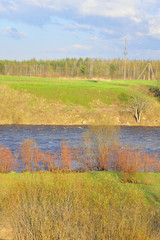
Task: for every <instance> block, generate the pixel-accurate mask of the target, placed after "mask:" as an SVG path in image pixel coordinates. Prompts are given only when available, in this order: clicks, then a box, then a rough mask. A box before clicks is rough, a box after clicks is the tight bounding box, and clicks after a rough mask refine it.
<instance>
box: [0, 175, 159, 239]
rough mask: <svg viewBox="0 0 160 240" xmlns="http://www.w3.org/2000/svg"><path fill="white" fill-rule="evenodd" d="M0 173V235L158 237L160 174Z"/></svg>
mask: <svg viewBox="0 0 160 240" xmlns="http://www.w3.org/2000/svg"><path fill="white" fill-rule="evenodd" d="M136 179H137V184H133V183H124V182H123V181H122V176H121V174H120V173H118V172H82V173H78V172H76V173H74V172H68V173H67V172H66V173H63V172H55V173H48V172H45V173H43V172H41V173H40V172H39V173H29V172H26V173H20V174H17V173H14V172H12V173H9V174H1V175H0V189H1V192H0V207H1V211H0V218H1V223H0V238H1V239H13V238H14V239H26V240H27V239H28V240H32V239H39V240H40V239H43V240H46V239H60V240H61V239H77V240H78V239H82V240H83V239H115V240H119V239H124V240H128V239H130V240H132V239H136V240H143V239H154V240H158V239H160V217H159V209H160V174H159V173H138V174H137V175H136Z"/></svg>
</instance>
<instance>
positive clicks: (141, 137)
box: [0, 125, 160, 155]
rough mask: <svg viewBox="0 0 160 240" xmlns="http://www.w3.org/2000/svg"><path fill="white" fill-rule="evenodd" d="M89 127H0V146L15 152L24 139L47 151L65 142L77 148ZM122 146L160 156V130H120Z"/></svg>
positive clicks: (143, 128) (122, 128)
mask: <svg viewBox="0 0 160 240" xmlns="http://www.w3.org/2000/svg"><path fill="white" fill-rule="evenodd" d="M87 130H88V127H87V126H82V127H78V126H16V125H2V126H0V143H2V144H3V145H5V146H7V147H8V148H10V149H11V150H12V151H15V149H17V148H18V147H19V145H20V144H21V143H22V141H23V140H27V139H31V140H34V141H36V143H37V147H39V148H40V149H42V150H44V151H51V152H53V153H54V152H55V151H57V150H59V148H60V145H61V143H62V141H63V140H64V141H67V142H68V143H70V145H71V146H73V147H76V146H77V145H78V144H79V143H80V142H81V141H82V136H83V134H84V133H85V132H86V131H87ZM119 143H120V144H123V145H129V146H132V147H133V148H135V149H138V150H142V151H146V152H148V153H158V154H159V155H160V127H126V126H125V127H124V126H123V127H121V128H120V129H119Z"/></svg>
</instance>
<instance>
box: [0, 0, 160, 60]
mask: <svg viewBox="0 0 160 240" xmlns="http://www.w3.org/2000/svg"><path fill="white" fill-rule="evenodd" d="M125 37H127V51H128V58H129V59H159V56H160V0H0V59H8V60H28V59H32V58H36V59H37V60H39V59H44V60H46V59H61V58H66V57H69V58H71V57H76V58H79V57H83V58H85V57H91V58H104V59H111V58H122V57H123V53H124V39H125Z"/></svg>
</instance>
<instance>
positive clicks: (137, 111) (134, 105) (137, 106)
mask: <svg viewBox="0 0 160 240" xmlns="http://www.w3.org/2000/svg"><path fill="white" fill-rule="evenodd" d="M147 107H148V102H147V100H146V99H145V98H144V97H140V96H132V99H131V102H130V103H129V112H131V113H132V114H133V116H134V118H135V120H136V122H137V123H140V121H141V116H142V113H143V112H145V111H146V109H147Z"/></svg>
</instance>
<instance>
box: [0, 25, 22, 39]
mask: <svg viewBox="0 0 160 240" xmlns="http://www.w3.org/2000/svg"><path fill="white" fill-rule="evenodd" d="M0 35H3V36H9V37H13V38H24V37H26V34H25V33H24V32H20V31H18V30H17V29H16V28H13V27H10V26H8V27H6V28H3V29H0Z"/></svg>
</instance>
